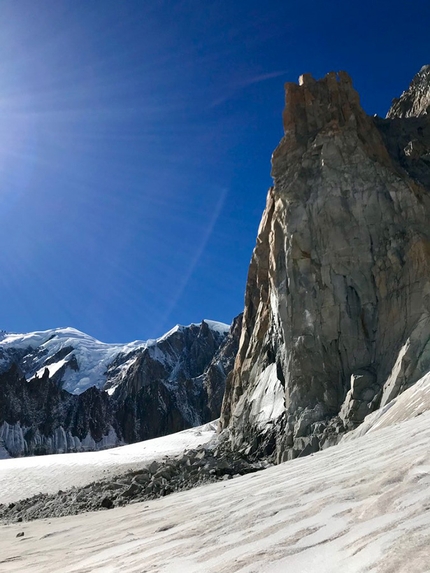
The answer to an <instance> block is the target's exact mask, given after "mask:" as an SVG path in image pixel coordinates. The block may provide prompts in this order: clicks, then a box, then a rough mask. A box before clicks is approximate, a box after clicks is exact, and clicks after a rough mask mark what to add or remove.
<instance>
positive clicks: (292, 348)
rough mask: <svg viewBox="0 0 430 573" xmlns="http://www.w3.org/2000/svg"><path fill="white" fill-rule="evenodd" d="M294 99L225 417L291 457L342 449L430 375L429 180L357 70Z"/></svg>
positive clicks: (307, 83)
mask: <svg viewBox="0 0 430 573" xmlns="http://www.w3.org/2000/svg"><path fill="white" fill-rule="evenodd" d="M286 102H287V105H286V109H285V112H284V132H285V135H284V137H283V139H282V140H281V142H280V144H279V146H278V148H277V149H276V150H275V152H274V154H273V157H272V175H273V178H274V186H273V187H272V188H271V189H270V190H269V194H268V199H267V206H266V210H265V212H264V214H263V218H262V221H261V225H260V229H259V233H258V237H257V244H256V247H255V249H254V253H253V256H252V260H251V265H250V270H249V276H248V282H247V288H246V297H245V310H244V317H243V324H242V333H241V340H240V346H239V352H238V356H237V358H236V363H235V368H234V372H233V374H232V375H231V377H230V379H229V380H228V382H227V389H226V395H225V399H224V404H223V409H222V414H221V429H227V431H228V432H229V434H230V438H231V444H232V446H233V447H234V448H239V449H245V450H246V451H247V453H253V452H254V453H256V454H257V455H267V454H273V455H275V456H276V457H277V459H278V460H282V459H286V458H288V457H295V456H297V455H304V454H305V453H310V452H312V451H316V450H317V449H319V448H321V447H325V446H327V445H330V444H332V443H335V442H336V441H337V439H338V435H339V434H340V433H341V432H343V431H345V429H348V428H352V427H355V426H356V425H357V424H359V423H360V422H361V421H362V420H363V418H364V416H365V415H366V414H367V413H370V412H371V411H373V410H374V409H375V408H378V407H379V405H380V404H381V402H382V403H385V402H386V401H387V400H390V399H392V397H394V396H395V395H397V394H398V393H399V392H401V391H402V390H403V389H404V388H406V387H407V386H408V385H411V384H412V383H413V382H415V381H416V380H418V378H419V377H420V376H421V375H422V374H423V373H424V372H425V371H426V369H429V368H430V361H429V358H430V347H429V335H430V298H429V296H430V226H429V225H428V220H429V217H430V196H429V191H430V189H429V188H427V187H426V185H425V184H424V183H425V181H426V177H424V178H417V177H415V176H414V173H413V169H411V170H409V171H408V165H409V164H408V162H406V161H404V162H402V161H400V157H399V155H398V154H396V153H394V151H393V149H394V147H393V146H392V145H391V146H390V145H388V142H387V138H386V137H385V135H386V134H385V135H384V134H383V133H382V132H381V130H380V129H379V128H378V125H379V124H378V121H377V120H376V119H375V120H374V119H373V118H370V117H368V116H367V115H366V114H365V113H364V111H363V110H362V108H361V106H360V103H359V97H358V94H357V92H356V91H355V90H354V89H353V87H352V83H351V80H350V78H349V76H348V75H347V74H346V73H344V72H340V73H339V74H334V73H330V74H328V75H327V76H326V77H325V78H323V79H322V80H320V81H315V80H314V79H313V78H311V77H310V76H309V75H305V76H302V77H301V78H300V80H299V85H296V84H286ZM384 121H386V122H387V121H394V122H397V123H396V126H397V127H395V130H396V129H397V130H402V132H403V133H404V134H406V135H404V137H408V129H409V127H408V126H406V127H405V126H399V121H401V120H399V119H395V120H384ZM427 121H428V119H427V118H426V117H424V118H423V119H422V122H424V123H423V125H424V128H425V130H427V129H428V125H427V123H426V122H427ZM408 125H409V124H408ZM421 127H423V126H421ZM413 128H414V129H415V128H416V126H415V127H413ZM395 130H394V132H392V133H391V134H390V137H389V138H388V139H390V138H391V140H392V139H393V138H395ZM388 131H390V130H388ZM385 132H387V129H385ZM421 133H422V129H421ZM409 137H411V138H413V134H412V133H410V134H409ZM384 138H385V139H384ZM428 143H430V140H429V142H428ZM409 166H410V165H409ZM421 168H422V170H424V171H425V169H426V164H425V162H424V163H423V165H422V166H421ZM427 175H430V169H429V170H428V172H427Z"/></svg>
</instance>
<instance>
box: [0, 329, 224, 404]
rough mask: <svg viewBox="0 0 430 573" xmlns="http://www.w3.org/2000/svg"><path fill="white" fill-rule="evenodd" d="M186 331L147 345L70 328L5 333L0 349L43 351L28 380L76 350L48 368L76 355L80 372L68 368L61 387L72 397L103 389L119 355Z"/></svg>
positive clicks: (55, 368)
mask: <svg viewBox="0 0 430 573" xmlns="http://www.w3.org/2000/svg"><path fill="white" fill-rule="evenodd" d="M205 322H206V323H207V324H208V326H209V328H210V329H211V330H213V331H214V332H217V333H222V334H225V333H226V332H228V330H229V328H230V327H229V326H228V325H226V324H224V323H221V322H215V321H213V320H205ZM193 324H194V323H193ZM189 326H191V325H189ZM197 326H198V325H197ZM185 328H187V327H186V326H180V325H177V326H175V327H174V328H172V329H171V330H169V332H167V333H166V334H164V335H163V336H161V337H160V338H156V339H151V340H146V341H143V340H135V341H134V342H129V343H126V344H115V343H111V344H109V343H105V342H100V341H99V340H97V339H96V338H93V337H92V336H89V335H88V334H85V333H83V332H81V331H80V330H77V329H75V328H70V327H66V328H55V329H51V330H43V331H37V332H30V333H27V334H10V333H4V337H3V338H2V339H0V347H1V348H2V349H3V350H4V351H5V353H6V354H7V352H8V351H9V350H11V349H27V348H33V349H39V350H40V357H39V358H38V359H36V360H35V362H34V364H32V366H31V368H30V371H29V372H28V373H27V378H28V379H29V378H32V377H33V376H34V375H35V374H37V375H38V376H39V377H40V376H42V375H43V372H44V370H45V363H46V359H47V357H50V356H54V355H55V354H57V353H58V352H60V351H62V350H63V349H64V348H67V347H71V348H73V350H71V351H70V353H69V355H67V356H66V357H64V358H62V359H61V360H59V361H57V362H54V363H51V364H49V365H48V366H47V367H48V369H49V373H50V376H52V375H53V374H54V373H55V372H57V371H58V370H59V369H60V368H61V367H62V366H64V365H65V364H66V362H67V361H68V359H70V358H71V355H74V356H75V358H76V360H77V363H78V365H79V370H77V371H75V370H73V369H71V368H67V369H66V371H65V373H64V376H63V385H62V387H63V388H64V390H67V391H68V392H70V393H71V394H81V393H82V392H85V390H87V389H88V388H90V387H91V386H96V387H98V388H103V386H104V384H105V382H106V370H107V367H108V366H109V364H111V363H112V362H113V361H114V359H115V358H116V357H117V356H118V355H119V354H128V353H130V352H133V351H134V350H137V349H142V350H143V349H145V348H149V347H155V346H156V345H157V343H159V342H161V341H163V340H165V339H167V338H168V337H169V336H170V335H172V334H173V333H175V332H177V331H178V330H182V329H185ZM132 362H133V360H131V361H130V362H128V363H127V364H126V365H125V366H127V365H130V364H131V363H132ZM125 366H124V368H125ZM111 392H113V389H111Z"/></svg>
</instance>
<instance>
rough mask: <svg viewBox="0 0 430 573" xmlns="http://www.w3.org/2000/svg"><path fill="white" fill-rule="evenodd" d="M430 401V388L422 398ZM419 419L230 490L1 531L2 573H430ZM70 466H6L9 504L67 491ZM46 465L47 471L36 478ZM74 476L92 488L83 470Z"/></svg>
mask: <svg viewBox="0 0 430 573" xmlns="http://www.w3.org/2000/svg"><path fill="white" fill-rule="evenodd" d="M427 392H428V388H427V389H426V387H425V384H424V383H423V384H422V385H421V393H422V395H423V396H424V395H426V394H427ZM403 396H406V398H404V400H406V401H407V400H408V398H407V396H409V403H410V404H412V401H413V400H415V399H416V398H417V394H416V391H415V390H414V388H411V389H410V390H408V391H407V392H405V394H404V395H403ZM413 396H415V398H413ZM394 407H395V405H393V407H392V408H394ZM417 411H418V410H417V409H411V410H410V412H409V414H408V416H411V418H410V419H403V420H399V419H397V418H396V419H391V422H388V421H387V423H386V425H385V427H380V428H379V429H375V430H373V431H372V432H368V433H367V434H366V435H364V436H362V437H356V439H355V440H353V441H345V442H343V443H341V444H339V445H338V446H335V447H332V448H329V449H327V450H324V451H322V452H318V453H317V454H314V455H312V456H309V457H306V458H299V459H295V460H292V461H290V462H286V463H284V464H281V465H279V466H275V467H271V468H269V469H267V470H264V471H261V472H258V473H255V474H248V475H246V476H243V477H238V478H235V479H233V480H230V481H222V482H218V483H216V484H210V485H205V486H202V487H200V488H197V489H194V490H190V491H187V492H182V493H177V494H172V495H170V496H167V497H164V498H161V499H158V500H154V501H150V502H144V503H136V504H132V505H129V506H127V507H124V508H118V509H112V510H106V511H102V512H97V513H93V514H82V515H78V516H72V517H65V518H57V519H49V520H40V521H36V522H30V523H17V524H13V525H7V526H1V527H0V539H1V552H0V571H2V572H3V571H4V572H6V571H7V572H8V573H10V572H18V571H19V572H22V571H25V572H42V571H43V572H44V573H54V572H59V571H61V572H63V573H78V572H80V573H84V572H90V571H91V572H94V573H96V572H97V573H102V572H103V573H108V572H109V573H110V572H112V573H113V572H130V573H133V572H134V573H137V572H139V573H143V572H144V571H146V572H149V571H154V572H157V573H158V572H160V573H182V572H183V573H235V572H241V573H285V572H292V573H316V572H318V573H339V572H345V573H365V572H371V573H424V572H428V571H429V570H430V448H429V443H430V411H428V410H427V411H424V412H422V413H421V415H418V416H416V413H417ZM388 413H389V411H386V412H385V413H384V414H383V415H382V416H381V418H380V419H381V420H382V418H383V416H385V415H388ZM182 434H184V433H182ZM172 439H173V436H169V437H168V438H163V440H167V441H170V440H172ZM145 443H146V444H147V443H148V442H145ZM136 446H137V445H136ZM127 447H128V448H130V447H131V446H127ZM133 447H134V446H133ZM181 447H182V446H181ZM125 451H126V448H121V449H120V448H118V449H116V450H114V451H113V452H125ZM113 452H112V453H113ZM106 454H107V452H100V453H97V454H77V456H78V457H77V458H76V459H84V457H85V456H87V455H88V458H87V459H94V460H96V459H98V458H97V456H99V455H100V456H102V455H106ZM65 457H66V456H50V457H49V463H48V462H42V463H41V461H40V459H39V460H37V459H36V458H32V459H21V460H4V461H2V462H1V463H0V472H1V471H2V470H1V468H2V467H6V466H3V464H7V463H10V462H11V463H10V466H9V467H10V473H9V475H8V476H7V479H6V480H5V481H3V483H2V484H1V485H0V491H4V490H3V488H4V486H5V484H6V483H7V484H8V487H9V490H8V491H9V493H8V495H9V496H10V495H11V492H12V491H14V492H16V493H15V494H14V495H15V497H16V498H18V497H22V496H24V495H27V493H28V492H29V491H30V490H31V491H33V490H34V486H33V485H32V483H31V482H32V481H33V480H34V479H38V480H40V481H41V482H43V483H44V482H49V481H56V487H58V486H60V484H62V483H63V482H64V475H63V476H61V475H60V474H58V473H56V472H55V466H56V464H57V463H58V460H60V459H62V458H65ZM67 457H70V458H71V457H72V454H69V455H68V456H67ZM100 459H101V458H100ZM120 459H124V458H123V457H122V456H121V454H120V455H119V457H118V460H120ZM33 460H34V461H33ZM38 461H39V464H40V465H39V466H38V469H37V470H36V469H33V470H32V472H30V471H28V470H27V469H24V468H25V467H26V468H29V466H25V464H29V463H31V462H33V463H34V464H37V462H38ZM14 464H15V465H14ZM20 464H22V465H20ZM94 464H96V465H97V464H98V462H96V461H94ZM12 466H14V467H15V470H13V469H12ZM101 467H102V466H98V471H101ZM63 471H64V467H63ZM67 471H68V472H69V473H71V474H73V473H74V472H77V474H76V475H80V476H81V477H80V479H81V482H82V471H83V463H82V462H79V463H76V464H75V465H71V466H69V467H68V470H67ZM85 471H88V472H90V471H91V463H90V462H89V463H88V464H86V469H85ZM38 472H39V473H38ZM67 479H69V478H67ZM10 482H12V483H10ZM9 483H10V485H9ZM54 489H55V488H54ZM21 532H22V533H24V536H23V537H19V538H17V537H16V535H17V534H18V533H21Z"/></svg>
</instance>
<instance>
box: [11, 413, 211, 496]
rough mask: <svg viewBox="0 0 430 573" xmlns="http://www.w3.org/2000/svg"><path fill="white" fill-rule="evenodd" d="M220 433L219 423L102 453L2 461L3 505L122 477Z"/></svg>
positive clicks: (205, 441) (194, 446)
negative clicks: (145, 464)
mask: <svg viewBox="0 0 430 573" xmlns="http://www.w3.org/2000/svg"><path fill="white" fill-rule="evenodd" d="M215 434H216V423H215V422H213V423H211V424H205V425H204V426H199V427H197V428H191V429H190V430H184V431H183V432H178V433H176V434H170V435H169V436H163V437H161V438H155V439H153V440H146V441H144V442H138V443H136V444H130V445H128V446H121V447H119V448H112V449H109V450H102V451H98V452H80V453H75V454H53V455H50V456H33V457H27V458H9V459H4V460H1V461H0V503H11V502H14V501H18V500H19V499H23V498H26V497H30V496H32V495H35V494H37V493H57V491H58V490H59V489H63V490H65V489H69V488H71V487H73V486H78V487H79V486H83V485H86V484H88V483H91V482H93V481H97V480H101V479H106V478H109V476H114V475H119V474H121V473H125V472H127V471H129V470H133V469H136V468H139V467H141V466H142V464H144V463H146V462H151V461H152V460H161V458H162V457H163V456H167V455H169V456H170V455H175V454H177V453H180V452H183V451H184V450H185V449H189V448H196V447H197V446H199V445H201V444H205V443H207V442H208V441H209V440H211V439H212V438H213V437H214V436H215Z"/></svg>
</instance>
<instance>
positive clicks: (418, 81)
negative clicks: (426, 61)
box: [387, 65, 430, 119]
mask: <svg viewBox="0 0 430 573" xmlns="http://www.w3.org/2000/svg"><path fill="white" fill-rule="evenodd" d="M428 114H430V65H427V66H423V67H422V68H421V70H420V71H419V72H418V73H417V75H416V76H415V77H414V79H413V80H412V82H411V85H410V86H409V88H408V89H407V90H406V91H404V92H403V93H402V95H401V96H400V97H399V98H396V99H394V100H393V103H392V105H391V108H390V110H389V112H388V114H387V117H388V118H391V119H392V118H395V117H420V116H423V115H428Z"/></svg>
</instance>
